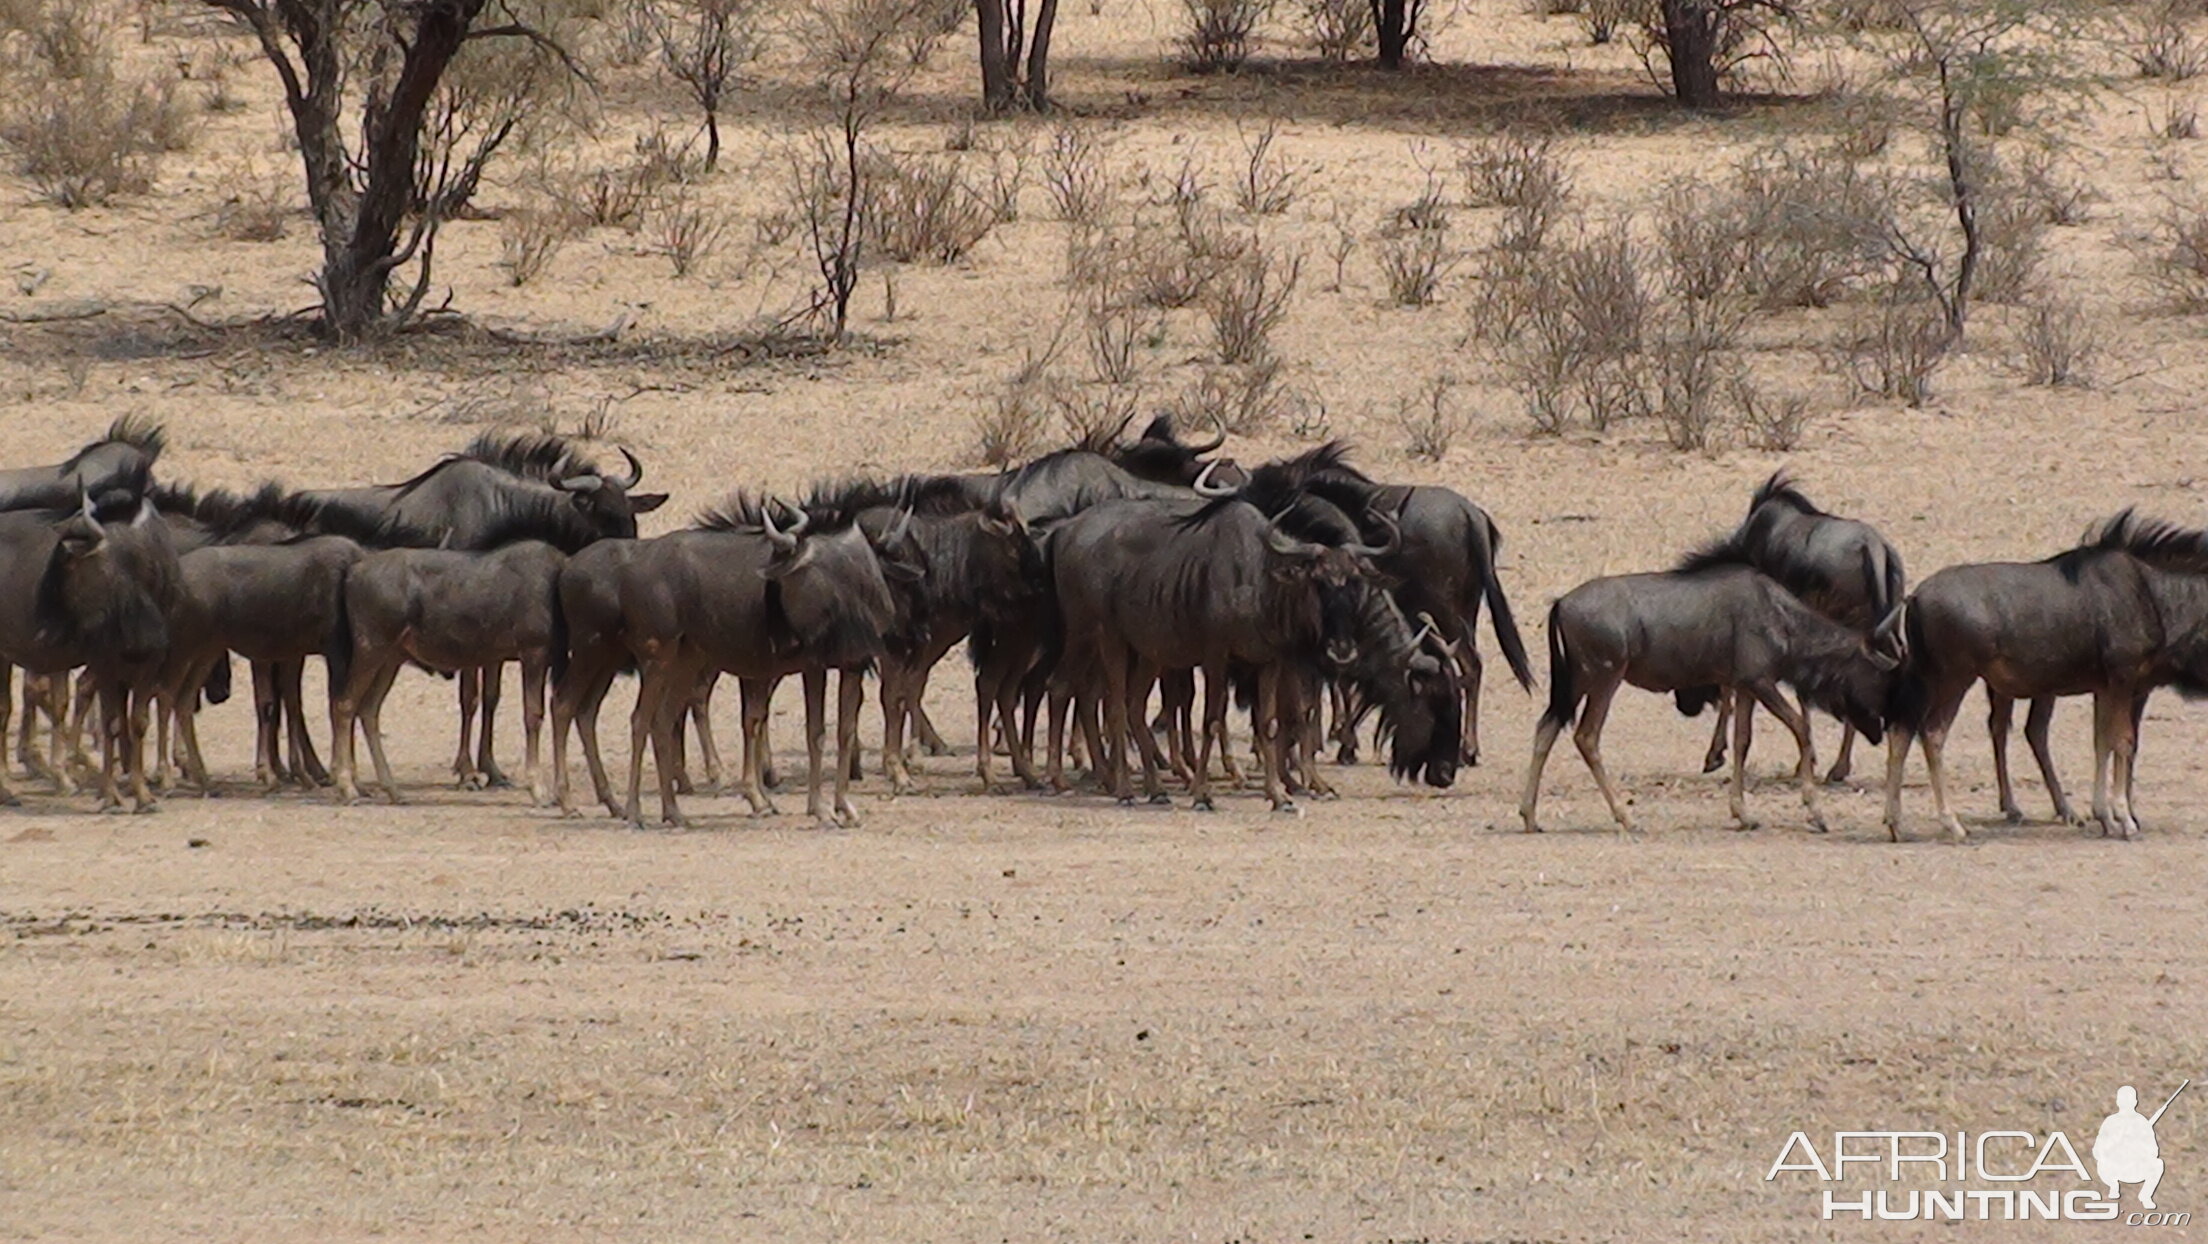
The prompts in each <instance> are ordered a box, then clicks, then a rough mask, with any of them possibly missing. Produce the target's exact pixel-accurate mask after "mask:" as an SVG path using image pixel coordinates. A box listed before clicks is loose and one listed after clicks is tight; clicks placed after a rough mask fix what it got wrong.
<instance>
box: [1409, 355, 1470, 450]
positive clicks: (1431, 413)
mask: <svg viewBox="0 0 2208 1244" xmlns="http://www.w3.org/2000/svg"><path fill="white" fill-rule="evenodd" d="M1456 390H1457V380H1456V377H1454V376H1451V375H1448V374H1447V373H1443V374H1441V375H1437V376H1434V377H1432V378H1431V379H1429V380H1427V381H1426V383H1425V384H1422V385H1420V386H1419V387H1418V391H1417V392H1415V393H1407V394H1405V395H1403V396H1402V397H1399V398H1397V399H1396V402H1395V422H1396V426H1398V427H1400V428H1402V429H1403V452H1405V453H1407V454H1409V455H1410V456H1411V457H1413V458H1423V459H1425V460H1426V461H1428V462H1439V461H1441V460H1442V459H1443V458H1445V457H1447V456H1448V455H1449V446H1450V445H1452V444H1454V443H1455V442H1456V439H1457V434H1458V433H1460V432H1462V431H1464V426H1465V422H1466V419H1465V414H1464V410H1463V408H1462V407H1461V406H1459V405H1458V403H1457V401H1456Z"/></svg>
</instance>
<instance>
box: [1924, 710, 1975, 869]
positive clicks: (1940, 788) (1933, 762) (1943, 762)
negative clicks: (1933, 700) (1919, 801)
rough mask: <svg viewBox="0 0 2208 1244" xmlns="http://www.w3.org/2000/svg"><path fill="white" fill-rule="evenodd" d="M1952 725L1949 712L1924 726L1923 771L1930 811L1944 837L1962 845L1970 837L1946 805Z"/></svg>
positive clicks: (1952, 809)
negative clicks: (1928, 786) (1944, 831)
mask: <svg viewBox="0 0 2208 1244" xmlns="http://www.w3.org/2000/svg"><path fill="white" fill-rule="evenodd" d="M1952 724H1954V714H1953V712H1952V710H1950V711H1949V712H1948V713H1945V714H1942V715H1941V716H1940V717H1938V718H1936V719H1929V720H1927V721H1926V722H1925V724H1924V738H1923V740H1922V741H1923V743H1924V768H1925V772H1927V773H1929V774H1930V775H1931V777H1932V808H1933V812H1934V813H1935V814H1936V815H1937V816H1938V817H1939V818H1940V824H1941V825H1943V826H1945V827H1946V829H1947V834H1948V837H1950V838H1953V839H1954V840H1955V841H1957V842H1962V841H1964V840H1965V839H1967V838H1969V837H1970V831H1968V830H1966V829H1964V828H1963V823H1962V821H1961V820H1960V819H1958V818H1957V817H1956V815H1955V811H1954V808H1953V807H1952V806H1951V805H1950V804H1949V803H1948V801H1947V731H1948V727H1949V726H1950V725H1952Z"/></svg>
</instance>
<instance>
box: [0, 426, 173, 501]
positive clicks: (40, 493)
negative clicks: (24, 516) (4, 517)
mask: <svg viewBox="0 0 2208 1244" xmlns="http://www.w3.org/2000/svg"><path fill="white" fill-rule="evenodd" d="M167 443H168V438H167V436H166V434H164V433H163V432H162V430H161V425H159V424H157V423H154V422H152V421H150V420H148V419H146V418H144V417H143V416H140V415H124V416H123V417H122V418H120V419H117V420H116V421H115V422H114V423H112V424H109V425H108V429H107V433H106V435H104V436H102V437H101V438H100V439H98V440H96V441H93V442H92V443H90V444H88V445H86V446H84V447H83V448H82V449H79V450H78V451H77V452H75V453H73V454H71V455H70V456H69V457H68V458H67V459H65V460H64V461H62V462H59V463H56V464H54V465H53V466H35V467H17V468H15V469H14V470H6V471H0V510H62V509H67V508H69V507H71V506H74V505H75V504H77V500H78V498H79V497H81V496H85V495H90V496H93V497H100V496H104V495H106V494H107V493H109V492H112V491H115V490H116V489H119V488H120V489H124V490H131V489H137V490H141V491H142V490H143V489H144V488H145V486H146V485H147V483H148V482H150V481H151V479H152V478H153V464H154V462H155V461H156V460H157V459H159V458H160V457H161V450H162V449H163V448H164V447H165V446H166V445H167Z"/></svg>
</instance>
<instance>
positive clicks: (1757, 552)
mask: <svg viewBox="0 0 2208 1244" xmlns="http://www.w3.org/2000/svg"><path fill="white" fill-rule="evenodd" d="M1719 544H1720V545H1721V546H1724V547H1729V548H1732V549H1735V550H1737V551H1738V552H1737V558H1738V560H1742V561H1745V562H1747V563H1748V564H1749V565H1751V566H1754V567H1755V568H1756V569H1758V570H1760V571H1762V572H1763V573H1765V574H1767V575H1769V576H1771V577H1772V578H1774V579H1777V580H1778V581H1779V583H1780V584H1781V585H1783V586H1784V587H1785V588H1786V589H1787V590H1788V591H1790V592H1792V593H1794V594H1795V595H1796V596H1799V597H1801V599H1802V602H1803V603H1804V604H1806V605H1808V606H1809V607H1810V608H1812V609H1815V610H1816V611H1817V612H1819V613H1821V614H1823V615H1825V616H1826V617H1828V618H1831V619H1832V620H1833V621H1835V622H1838V623H1840V624H1842V625H1844V626H1848V627H1852V628H1854V629H1855V630H1856V631H1857V632H1858V633H1859V634H1863V635H1869V634H1871V633H1872V632H1873V631H1875V630H1876V629H1877V628H1878V626H1879V624H1880V623H1882V622H1884V621H1886V619H1887V618H1889V617H1890V616H1892V614H1893V612H1894V610H1895V609H1896V608H1898V607H1900V605H1901V597H1902V592H1903V590H1904V588H1903V585H1904V584H1905V583H1906V582H1907V579H1906V576H1905V575H1904V573H1903V571H1902V566H1901V554H1900V553H1899V552H1897V551H1896V550H1895V548H1894V546H1893V545H1891V544H1889V543H1887V541H1886V538H1885V537H1884V536H1882V535H1880V534H1879V533H1878V529H1877V528H1875V527H1872V526H1871V525H1870V524H1869V523H1865V522H1860V521H1858V520H1856V519H1852V518H1840V517H1837V516H1835V515H1831V514H1827V513H1825V512H1824V511H1823V510H1820V509H1818V508H1817V507H1816V505H1814V504H1813V503H1812V502H1811V501H1810V499H1809V498H1808V497H1807V496H1804V495H1803V493H1802V491H1801V489H1799V488H1797V487H1796V486H1795V484H1794V481H1793V480H1792V479H1790V478H1789V477H1788V476H1787V473H1786V472H1785V471H1783V470H1781V471H1774V472H1772V474H1771V477H1770V478H1769V479H1766V480H1765V481H1763V483H1762V485H1761V486H1759V487H1758V488H1757V489H1756V492H1755V495H1754V496H1753V497H1752V498H1750V500H1749V502H1748V515H1747V517H1745V518H1743V519H1742V520H1741V523H1740V526H1739V527H1737V528H1735V529H1734V530H1733V531H1732V532H1731V533H1730V534H1729V535H1727V536H1725V537H1724V539H1723V540H1722V541H1720V542H1719ZM1706 698H1708V693H1707V691H1706V689H1705V690H1698V691H1695V692H1688V693H1683V695H1682V699H1681V706H1682V707H1685V706H1687V705H1690V704H1695V703H1697V702H1698V701H1700V700H1702V699H1706ZM1716 702H1717V724H1716V727H1715V728H1714V729H1713V730H1712V731H1711V734H1710V748H1709V752H1708V753H1707V754H1706V755H1705V757H1704V759H1703V762H1702V771H1703V772H1704V773H1715V772H1717V769H1718V766H1720V765H1722V764H1724V763H1725V730H1726V726H1727V724H1728V723H1729V722H1730V720H1731V717H1732V714H1733V713H1734V712H1735V711H1738V712H1744V713H1753V712H1755V711H1756V710H1755V705H1754V704H1752V703H1751V704H1743V705H1740V706H1738V708H1737V709H1736V707H1735V704H1734V700H1733V697H1732V696H1729V695H1719V696H1717V697H1716ZM1803 713H1804V717H1805V719H1806V717H1807V713H1808V710H1807V707H1806V706H1805V707H1804V709H1803ZM1854 756H1855V727H1853V726H1851V725H1849V724H1847V723H1846V722H1842V723H1841V728H1840V754H1839V755H1838V756H1837V757H1835V758H1834V759H1833V762H1832V770H1831V772H1829V773H1827V774H1826V775H1825V780H1826V781H1827V782H1840V781H1844V780H1845V779H1846V778H1847V776H1848V773H1849V771H1850V770H1851V769H1852V768H1853V765H1854Z"/></svg>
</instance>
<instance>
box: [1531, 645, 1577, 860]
mask: <svg viewBox="0 0 2208 1244" xmlns="http://www.w3.org/2000/svg"><path fill="white" fill-rule="evenodd" d="M1549 678H1550V680H1551V681H1552V682H1553V681H1554V680H1555V679H1556V678H1557V671H1556V670H1555V668H1554V667H1553V666H1552V667H1551V668H1550V670H1549ZM1579 704H1580V697H1578V696H1576V695H1575V696H1574V697H1573V700H1572V704H1571V713H1566V714H1565V715H1564V716H1562V717H1557V716H1555V715H1554V714H1553V713H1543V714H1542V715H1541V723H1540V724H1539V725H1537V726H1535V727H1534V728H1533V759H1532V760H1530V761H1528V762H1527V764H1526V789H1525V791H1524V792H1523V793H1522V794H1520V795H1519V796H1518V819H1519V820H1521V821H1523V822H1525V825H1526V832H1527V833H1529V834H1538V833H1540V832H1541V822H1540V821H1539V820H1537V819H1535V811H1536V809H1537V808H1538V807H1539V806H1540V803H1541V771H1542V770H1543V769H1545V768H1547V767H1548V764H1549V752H1550V750H1551V749H1553V748H1554V747H1555V746H1556V736H1557V735H1559V734H1562V733H1564V727H1565V726H1567V725H1569V724H1570V723H1571V720H1572V713H1577V712H1578V711H1579Z"/></svg>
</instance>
